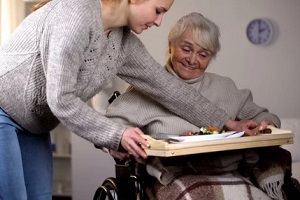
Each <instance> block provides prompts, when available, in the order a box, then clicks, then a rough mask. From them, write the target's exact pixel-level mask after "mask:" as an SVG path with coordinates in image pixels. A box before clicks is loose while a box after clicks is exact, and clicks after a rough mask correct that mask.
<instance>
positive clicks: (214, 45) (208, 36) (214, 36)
mask: <svg viewBox="0 0 300 200" xmlns="http://www.w3.org/2000/svg"><path fill="white" fill-rule="evenodd" d="M189 27H190V28H192V30H193V33H194V34H193V35H194V40H195V41H196V42H197V43H198V44H201V46H202V47H203V48H205V49H207V50H209V51H211V52H212V53H213V55H214V56H215V55H216V54H217V52H218V51H219V50H220V48H221V45H220V41H219V37H220V31H219V27H218V26H217V25H216V24H215V23H214V22H212V21H210V20H209V19H207V18H206V17H204V16H203V15H201V14H200V13H196V12H192V13H190V14H188V15H185V16H183V17H181V18H180V19H179V20H178V21H177V22H176V24H175V25H174V26H173V27H172V28H171V30H170V32H169V35H168V41H169V44H170V43H171V42H173V41H175V40H176V39H177V38H179V37H180V36H181V35H182V34H183V32H184V31H185V30H186V29H187V28H189Z"/></svg>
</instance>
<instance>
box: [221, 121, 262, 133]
mask: <svg viewBox="0 0 300 200" xmlns="http://www.w3.org/2000/svg"><path fill="white" fill-rule="evenodd" d="M258 125H259V123H257V122H256V121H254V120H243V121H233V120H229V121H228V122H227V123H226V124H225V126H226V128H228V130H230V131H244V132H245V134H246V135H256V134H255V132H253V131H251V129H254V128H256V127H257V126H258Z"/></svg>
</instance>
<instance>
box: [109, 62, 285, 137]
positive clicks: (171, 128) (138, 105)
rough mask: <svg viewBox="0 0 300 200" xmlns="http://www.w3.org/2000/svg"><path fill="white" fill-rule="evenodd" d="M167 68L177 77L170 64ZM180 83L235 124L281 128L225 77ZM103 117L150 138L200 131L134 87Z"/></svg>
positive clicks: (207, 75) (209, 76) (209, 75)
mask: <svg viewBox="0 0 300 200" xmlns="http://www.w3.org/2000/svg"><path fill="white" fill-rule="evenodd" d="M166 69H167V70H168V72H169V73H170V74H172V75H174V76H176V77H177V75H176V73H175V72H174V71H173V70H172V69H171V67H170V66H169V65H167V67H166ZM182 81H185V82H186V83H188V84H190V85H191V86H192V87H194V88H195V89H196V90H197V92H198V93H200V94H202V95H203V96H205V97H206V98H208V99H209V100H211V102H213V103H215V105H216V106H218V107H220V108H222V109H223V110H225V111H226V112H227V114H228V115H229V116H230V118H231V119H234V120H238V121H239V120H246V119H253V120H255V121H257V122H261V121H263V120H270V121H272V122H273V123H274V125H275V126H277V127H280V120H279V118H278V117H277V116H276V115H274V114H272V113H270V112H269V111H268V110H267V109H266V108H263V107H260V106H258V105H256V104H255V103H254V102H253V98H252V94H251V91H250V90H248V89H242V90H239V89H238V88H237V87H236V85H235V83H234V82H233V81H232V79H230V78H228V77H224V76H220V75H216V74H213V73H208V72H205V73H204V74H202V75H201V76H200V77H198V78H195V79H191V80H182ZM106 116H107V117H108V118H110V119H113V120H114V121H116V122H119V123H122V124H126V125H128V126H137V127H140V128H141V129H142V130H143V131H144V132H145V133H147V134H149V135H155V134H156V133H170V134H182V133H187V132H188V131H199V126H197V125H194V124H192V123H190V122H188V121H186V120H184V119H183V118H181V117H179V116H177V115H174V114H172V113H170V112H169V111H168V110H166V109H165V108H164V107H162V106H160V105H159V104H157V103H155V102H154V101H153V100H151V99H149V98H147V97H146V96H145V95H143V94H142V93H140V92H138V91H137V90H135V89H134V88H131V89H130V90H129V91H128V92H126V93H124V94H122V95H121V96H119V97H118V98H117V99H116V100H115V101H114V102H113V103H112V104H111V105H110V106H109V107H108V109H107V113H106ZM202 117H203V118H205V117H206V116H205V115H203V116H202Z"/></svg>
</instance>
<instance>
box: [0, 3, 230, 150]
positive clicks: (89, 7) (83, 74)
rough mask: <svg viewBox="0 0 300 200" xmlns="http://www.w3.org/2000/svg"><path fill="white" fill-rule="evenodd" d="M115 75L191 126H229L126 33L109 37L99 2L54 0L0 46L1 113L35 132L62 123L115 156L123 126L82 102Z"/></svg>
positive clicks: (119, 31)
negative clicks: (110, 150) (185, 120)
mask: <svg viewBox="0 0 300 200" xmlns="http://www.w3.org/2000/svg"><path fill="white" fill-rule="evenodd" d="M116 74H117V75H118V76H119V77H120V78H122V79H123V80H125V81H127V82H128V83H129V84H132V85H134V86H135V87H136V88H137V89H138V90H140V91H143V93H145V94H146V95H148V96H149V97H151V98H153V99H155V100H156V101H158V102H160V103H162V104H163V105H165V106H166V107H167V108H168V109H170V110H171V111H172V112H175V113H177V114H178V115H181V116H183V117H184V118H186V119H187V120H188V121H190V122H191V123H193V124H197V125H199V126H201V125H204V126H205V125H214V126H217V127H222V126H223V125H224V124H225V123H226V122H227V121H228V120H229V116H228V115H227V114H226V113H225V112H224V111H223V110H222V109H219V108H218V107H216V106H214V105H213V104H212V103H210V101H208V100H207V99H206V98H205V97H202V96H200V95H198V94H197V93H196V92H195V91H194V89H193V88H191V87H190V86H188V85H187V84H185V83H182V82H181V81H179V80H178V79H177V78H176V77H174V76H171V75H169V74H168V73H166V72H165V70H163V68H162V67H161V66H160V65H159V64H158V63H157V62H156V61H155V60H154V59H153V58H152V57H151V56H150V55H149V53H148V52H147V50H146V49H145V47H144V46H143V44H142V43H141V41H140V40H139V39H138V38H137V37H136V36H135V35H134V34H133V33H131V32H130V30H129V29H128V28H125V27H124V28H118V29H114V30H113V31H112V32H111V33H110V34H109V37H106V35H105V34H104V30H103V26H102V21H101V5H100V1H99V0H53V1H51V2H50V3H48V4H46V5H45V6H43V7H42V8H40V9H38V10H37V11H35V12H33V13H32V14H31V15H29V16H28V17H27V18H26V19H25V20H24V21H23V22H22V23H21V24H20V25H19V27H18V28H17V29H16V30H15V31H14V33H13V34H12V35H11V37H10V39H9V40H8V41H6V42H5V43H4V44H3V45H2V46H1V48H0V107H1V108H2V109H4V110H5V111H6V112H7V113H8V114H9V115H10V116H11V117H12V118H13V119H14V120H15V121H16V122H18V123H19V124H20V125H21V126H23V127H24V128H26V129H27V130H29V131H30V132H32V133H39V134H40V133H45V132H48V131H50V130H52V129H53V128H54V127H56V126H57V125H58V123H59V122H62V123H63V124H64V125H65V126H67V127H68V128H69V129H70V130H71V131H72V132H74V133H76V134H78V135H79V136H81V137H83V138H85V139H87V140H88V141H91V142H93V143H95V144H97V145H99V146H103V147H107V148H109V149H115V150H116V149H117V148H118V147H119V143H120V139H121V137H122V133H123V131H124V129H125V126H124V125H122V124H117V123H115V122H114V121H112V120H110V119H108V118H106V117H104V116H103V115H101V114H100V113H98V112H96V111H95V110H94V109H92V108H90V107H89V106H88V105H87V104H86V102H87V101H88V100H89V99H90V98H91V97H93V96H94V95H95V94H97V93H98V92H100V91H101V89H103V88H104V87H105V86H106V85H107V83H108V82H109V81H110V80H111V79H112V78H113V77H114V76H115V75H116ZM129 112H130V111H129ZM203 115H205V117H202V116H203Z"/></svg>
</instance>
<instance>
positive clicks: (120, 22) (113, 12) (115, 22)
mask: <svg viewBox="0 0 300 200" xmlns="http://www.w3.org/2000/svg"><path fill="white" fill-rule="evenodd" d="M100 2H101V0H100ZM101 7H102V22H103V27H104V32H105V34H106V35H108V34H109V33H110V31H111V30H112V29H114V28H119V27H123V26H127V15H126V12H127V10H128V1H127V0H123V1H121V2H120V3H119V4H116V3H107V2H105V1H104V2H101Z"/></svg>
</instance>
